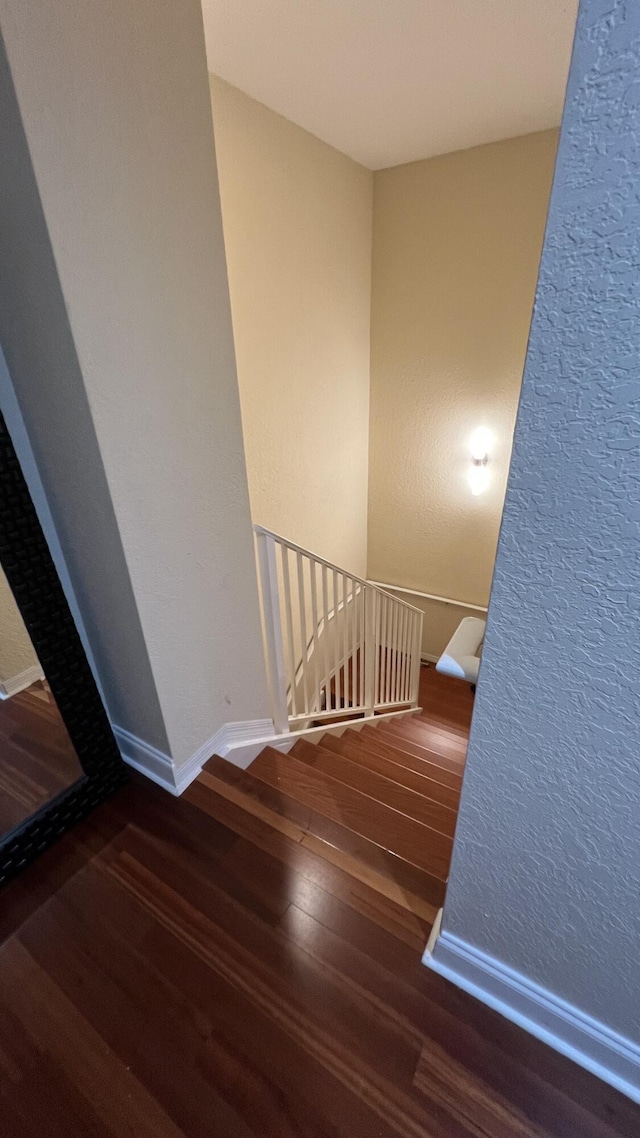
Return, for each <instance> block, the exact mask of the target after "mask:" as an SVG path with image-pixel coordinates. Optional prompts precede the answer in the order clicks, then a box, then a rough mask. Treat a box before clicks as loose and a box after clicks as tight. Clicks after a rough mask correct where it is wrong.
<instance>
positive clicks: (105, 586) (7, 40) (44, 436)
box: [0, 0, 269, 767]
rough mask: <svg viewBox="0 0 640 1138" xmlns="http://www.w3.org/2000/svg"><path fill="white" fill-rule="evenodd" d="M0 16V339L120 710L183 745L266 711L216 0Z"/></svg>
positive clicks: (74, 5)
mask: <svg viewBox="0 0 640 1138" xmlns="http://www.w3.org/2000/svg"><path fill="white" fill-rule="evenodd" d="M0 23H1V28H2V37H3V39H4V45H5V49H6V57H7V60H8V67H7V62H6V61H5V60H3V58H2V55H3V53H2V52H0V83H1V87H0V91H1V93H2V96H3V99H2V109H3V115H2V116H0V136H1V138H2V153H3V155H4V156H5V158H6V161H3V163H2V164H1V165H2V168H3V169H0V206H2V209H0V237H1V241H0V249H1V251H2V257H0V340H1V341H2V346H3V349H4V351H5V355H6V359H7V365H8V369H9V373H10V375H11V378H12V382H13V384H14V387H15V390H16V394H17V397H18V401H19V403H20V407H21V410H22V412H23V415H24V420H25V424H26V426H27V430H28V432H29V437H30V439H31V442H32V445H33V450H34V455H35V457H36V460H37V463H38V467H39V470H40V472H41V474H42V478H43V482H44V483H45V485H46V487H47V493H48V494H49V493H50V494H51V511H52V514H53V516H54V519H55V522H56V526H57V527H59V532H60V538H61V545H62V547H63V550H64V551H65V556H66V555H67V552H69V553H70V555H71V556H70V575H71V577H72V582H73V587H74V591H75V592H76V595H77V596H78V602H79V605H80V608H81V610H82V614H83V619H84V623H85V626H86V628H87V630H88V634H89V636H90V637H93V640H92V643H94V642H95V644H96V652H95V657H96V660H97V661H98V666H99V667H100V668H101V669H102V668H103V667H104V672H102V670H101V675H104V683H103V687H104V690H105V695H106V698H107V702H108V704H109V710H110V713H111V715H112V719H113V720H114V721H115V723H116V725H117V726H119V727H122V728H124V729H125V730H126V731H128V732H131V733H132V734H134V735H136V736H138V738H139V739H140V740H141V742H142V743H143V744H146V743H150V744H152V745H153V746H154V747H156V748H158V749H161V748H162V749H163V750H165V748H166V750H167V751H168V756H167V757H168V758H170V759H171V760H172V761H173V763H174V764H175V766H176V767H179V766H181V765H182V764H183V763H185V762H186V761H188V759H189V758H190V757H191V756H192V755H193V753H194V752H196V751H197V750H198V749H199V748H200V747H201V746H202V745H203V744H205V743H206V741H207V740H208V739H209V738H210V737H211V736H212V735H213V734H214V733H215V732H216V731H217V730H218V729H219V728H220V727H221V726H222V725H223V724H224V723H226V722H229V721H236V720H247V719H263V718H266V717H267V716H268V714H269V703H268V696H267V688H266V678H265V671H264V663H263V656H262V644H261V637H260V617H259V606H258V594H257V582H256V575H255V563H254V557H253V544H252V535H251V519H250V510H249V496H248V490H247V480H246V472H245V459H244V451H243V440H242V424H241V417H240V403H239V396H238V385H237V379H236V369H235V358H234V345H233V335H232V326H231V312H230V304H229V295H228V284H227V273H226V264H225V254H224V244H223V236H222V220H221V214H220V203H219V194H218V181H217V175H216V165H215V153H214V146H213V128H212V120H211V102H210V95H209V83H208V73H207V67H206V58H205V49H204V37H203V29H202V12H201V7H200V3H199V0H182V2H181V3H180V4H176V3H175V2H174V0H137V2H136V3H135V4H130V3H128V2H127V0H101V2H100V3H97V2H91V3H87V2H85V0H57V3H56V4H55V5H51V4H50V3H48V2H47V0H0ZM5 112H6V113H5ZM3 172H4V177H3ZM34 328H35V329H37V335H34ZM107 538H108V540H107ZM102 594H104V604H103V603H102ZM140 663H142V668H141V667H140ZM114 709H115V710H114ZM116 715H117V716H118V718H116Z"/></svg>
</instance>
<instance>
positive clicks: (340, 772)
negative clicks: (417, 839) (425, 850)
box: [289, 739, 456, 838]
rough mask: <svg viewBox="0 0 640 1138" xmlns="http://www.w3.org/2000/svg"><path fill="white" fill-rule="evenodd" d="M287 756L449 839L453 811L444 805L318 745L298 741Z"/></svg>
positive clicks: (453, 821)
mask: <svg viewBox="0 0 640 1138" xmlns="http://www.w3.org/2000/svg"><path fill="white" fill-rule="evenodd" d="M289 754H290V755H295V757H296V758H297V759H300V760H301V762H305V763H307V764H309V765H310V766H312V767H313V768H314V770H316V771H321V772H322V774H326V775H329V776H330V777H331V778H334V779H336V781H337V782H340V783H343V784H344V785H345V786H349V787H352V788H353V790H357V791H359V792H360V793H361V794H366V795H368V797H369V798H373V799H375V801H376V802H380V803H382V804H383V805H385V806H390V807H392V809H393V810H397V811H398V812H399V813H400V814H404V815H405V816H406V817H407V818H413V819H414V821H416V822H421V823H422V825H423V826H429V827H431V828H432V829H433V830H438V832H439V833H441V834H446V835H447V836H448V837H450V838H452V837H453V832H454V830H455V825H456V812H455V810H450V809H449V807H447V806H442V805H441V803H439V802H436V801H434V800H433V799H432V798H426V797H425V796H424V795H422V794H418V793H417V792H416V791H415V790H411V789H410V788H409V787H407V786H404V785H403V784H402V783H400V782H396V781H394V780H392V779H390V778H388V777H386V776H385V775H381V774H379V773H378V772H377V771H373V770H371V769H370V768H367V767H366V766H364V765H362V763H359V762H357V761H356V762H353V761H352V760H351V759H349V758H348V757H346V756H345V755H341V754H336V753H335V752H334V751H332V750H330V749H325V748H324V747H322V745H321V744H319V743H318V744H315V745H314V744H313V743H310V742H309V741H308V740H307V739H299V740H298V742H297V743H296V744H295V746H294V748H293V750H292V751H290V752H289Z"/></svg>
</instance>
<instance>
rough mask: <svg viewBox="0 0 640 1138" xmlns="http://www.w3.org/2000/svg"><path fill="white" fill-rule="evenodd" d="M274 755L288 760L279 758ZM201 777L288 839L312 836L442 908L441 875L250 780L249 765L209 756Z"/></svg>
mask: <svg viewBox="0 0 640 1138" xmlns="http://www.w3.org/2000/svg"><path fill="white" fill-rule="evenodd" d="M276 753H278V752H276ZM259 757H260V756H258V758H259ZM279 757H280V758H281V759H285V758H288V756H285V755H280V756H279ZM291 761H292V762H295V760H291ZM254 762H257V760H254ZM252 766H253V764H252ZM207 775H211V776H212V777H214V778H215V779H219V780H221V781H222V782H224V783H227V785H228V786H229V787H230V788H231V789H232V791H233V793H234V801H235V802H236V803H237V804H238V805H242V804H243V803H244V807H245V809H246V810H247V811H248V812H249V813H252V814H255V815H256V816H257V817H259V818H261V819H262V820H263V821H266V822H268V823H269V824H270V825H272V826H273V827H274V828H276V829H279V830H280V831H281V832H282V833H285V834H286V835H287V836H288V837H290V838H292V839H293V841H298V842H299V841H302V842H304V841H305V836H306V835H312V837H313V838H314V839H319V840H320V841H322V842H324V843H326V844H327V845H329V846H333V847H334V849H335V850H336V851H340V852H342V853H345V854H348V855H350V856H351V857H354V858H356V859H357V860H358V861H360V862H362V864H363V865H365V866H367V867H368V868H369V869H371V870H373V871H374V872H375V873H378V874H381V875H382V876H383V877H386V878H388V880H389V881H391V882H393V883H394V884H395V885H397V886H399V887H400V888H402V889H407V890H409V891H410V892H411V893H415V894H416V896H418V897H422V898H423V900H425V901H428V902H429V903H430V904H431V905H435V906H436V907H437V908H439V907H440V906H441V905H442V902H443V900H444V891H445V881H444V880H443V879H442V878H441V877H439V876H437V875H436V874H433V873H430V872H429V871H425V870H423V869H421V868H420V867H419V866H417V865H414V864H413V863H411V862H409V861H406V860H405V859H404V858H403V857H401V856H398V855H397V854H395V853H393V852H392V851H391V850H388V849H386V848H385V847H384V846H382V845H380V844H379V841H378V840H376V838H373V839H369V838H367V837H365V836H363V835H362V834H359V833H357V832H355V831H354V830H352V829H350V828H348V827H347V826H345V825H343V824H342V823H341V822H337V821H334V820H333V819H332V818H329V817H327V816H326V815H324V814H322V813H320V812H319V811H318V810H315V809H313V808H309V807H307V806H303V805H302V804H301V803H300V802H299V801H298V800H297V799H295V798H292V797H291V796H290V795H288V794H286V793H284V791H282V790H276V789H274V787H272V786H270V785H268V784H267V783H265V782H262V781H261V780H260V779H258V778H254V777H253V776H252V775H251V767H249V769H248V770H246V771H243V770H240V768H239V767H235V766H233V764H232V763H230V762H229V761H228V760H227V759H221V758H219V757H218V756H214V758H212V759H209V761H208V762H207V763H206V765H205V767H204V770H203V774H202V775H201V776H200V778H201V779H203V777H204V779H205V782H206V776H207ZM377 837H378V838H379V837H380V835H377Z"/></svg>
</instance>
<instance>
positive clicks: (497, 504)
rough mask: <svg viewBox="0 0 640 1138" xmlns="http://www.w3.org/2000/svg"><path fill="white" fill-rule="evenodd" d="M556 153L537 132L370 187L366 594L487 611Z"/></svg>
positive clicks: (439, 613) (387, 176)
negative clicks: (483, 435) (416, 596)
mask: <svg viewBox="0 0 640 1138" xmlns="http://www.w3.org/2000/svg"><path fill="white" fill-rule="evenodd" d="M557 139H558V132H557V131H556V130H550V131H544V132H542V133H539V134H530V135H526V136H525V137H523V138H514V139H508V140H507V141H505V142H499V143H495V144H492V145H488V146H480V147H476V148H474V149H472V150H465V151H458V152H456V153H453V154H447V155H444V156H442V157H438V158H432V159H429V160H427V161H423V162H415V163H411V164H410V165H407V166H399V167H396V168H394V169H390V170H383V171H379V172H378V173H376V175H375V182H374V217H373V288H372V337H371V441H370V474H369V562H368V571H369V576H370V577H371V578H373V579H375V580H378V581H383V582H389V583H393V584H397V585H403V586H407V587H409V588H416V589H419V590H421V591H423V592H428V593H436V594H439V595H443V596H448V597H453V598H455V599H457V600H462V601H467V602H470V603H473V604H480V605H486V604H487V600H488V595H489V587H490V584H491V576H492V572H493V564H494V559H495V551H496V543H497V537H498V528H499V525H500V517H501V511H502V504H503V499H504V492H505V485H506V477H507V470H508V464H509V457H510V451H511V439H512V434H513V428H514V421H515V414H516V407H517V403H518V397H519V393H520V382H521V376H522V369H523V365H524V358H525V351H526V346H527V336H528V331H529V324H530V320H531V312H532V305H533V298H534V291H535V285H536V277H537V271H538V263H539V259H540V251H541V247H542V238H543V232H544V225H545V217H546V212H547V205H548V200H549V194H550V189H551V179H552V175H553V166H554V159H555V151H556V144H557ZM481 424H482V425H486V426H488V427H489V428H491V429H492V430H493V432H494V434H495V436H496V440H497V443H496V449H495V454H494V455H493V456H492V462H491V466H490V470H491V478H492V481H491V486H490V488H489V489H488V490H487V492H486V493H485V494H484V495H482V496H480V497H477V498H474V497H472V495H471V493H470V490H469V487H468V483H467V481H466V478H467V473H468V470H469V466H470V461H469V452H468V447H467V441H468V438H469V435H470V434H471V432H472V431H473V429H474V428H475V427H476V426H478V425H481ZM408 599H410V598H408ZM425 609H426V614H427V615H426V620H425V637H424V640H423V649H424V651H426V652H430V653H433V654H438V653H439V652H441V651H442V649H443V648H444V646H445V644H446V640H447V639H448V634H449V633H450V630H451V628H452V622H453V624H455V623H457V620H456V616H457V613H456V610H453V609H443V608H442V607H438V606H433V605H428V604H427V605H425ZM462 615H465V614H464V612H463V613H462Z"/></svg>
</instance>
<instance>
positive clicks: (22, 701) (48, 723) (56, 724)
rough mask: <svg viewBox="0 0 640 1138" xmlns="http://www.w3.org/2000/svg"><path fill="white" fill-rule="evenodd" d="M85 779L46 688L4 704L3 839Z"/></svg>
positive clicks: (0, 748)
mask: <svg viewBox="0 0 640 1138" xmlns="http://www.w3.org/2000/svg"><path fill="white" fill-rule="evenodd" d="M81 776H82V767H81V766H80V762H79V760H78V756H77V755H76V752H75V750H74V748H73V744H72V742H71V739H70V738H69V734H68V732H67V729H66V727H65V725H64V723H63V720H62V716H61V715H60V712H59V711H58V708H57V705H56V702H55V700H54V698H53V696H52V695H51V692H50V690H49V688H48V686H47V684H46V683H42V682H39V683H35V684H32V685H31V687H29V688H26V690H25V691H22V692H19V693H18V694H17V695H13V696H11V697H10V698H9V699H4V700H1V701H0V836H3V835H6V834H7V833H9V832H10V831H11V830H13V829H15V827H16V826H19V825H20V823H21V822H23V821H24V820H25V818H28V817H29V816H30V815H31V814H33V813H35V811H36V810H38V809H39V808H40V807H41V806H43V805H44V804H45V803H46V802H49V801H50V800H51V799H52V798H55V797H56V795H57V794H60V792H61V791H62V790H66V788H67V787H68V786H71V785H72V783H74V782H75V781H76V780H77V779H79V778H80V777H81Z"/></svg>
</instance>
